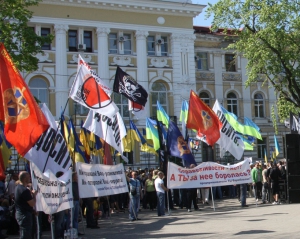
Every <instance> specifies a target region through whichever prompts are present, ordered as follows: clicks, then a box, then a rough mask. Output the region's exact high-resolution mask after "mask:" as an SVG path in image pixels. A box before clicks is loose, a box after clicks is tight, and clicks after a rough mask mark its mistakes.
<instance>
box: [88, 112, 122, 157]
mask: <svg viewBox="0 0 300 239" xmlns="http://www.w3.org/2000/svg"><path fill="white" fill-rule="evenodd" d="M83 127H84V128H86V129H88V130H89V131H90V132H93V133H94V134H95V135H97V136H98V137H100V138H102V139H104V140H105V141H106V143H108V144H109V145H111V146H112V147H113V148H115V149H116V150H117V151H119V152H120V154H121V157H122V158H123V159H124V160H125V161H126V162H128V159H127V158H126V157H124V156H123V152H124V145H123V143H122V142H123V141H122V140H123V138H124V137H126V127H125V125H124V122H123V119H122V116H121V115H120V113H119V112H117V113H116V114H115V115H114V116H113V117H112V118H108V117H107V116H105V115H100V114H98V113H96V112H93V111H90V112H89V114H88V116H87V118H86V121H85V122H84V125H83Z"/></svg>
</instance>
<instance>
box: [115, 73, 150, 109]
mask: <svg viewBox="0 0 300 239" xmlns="http://www.w3.org/2000/svg"><path fill="white" fill-rule="evenodd" d="M113 91H114V92H116V93H119V94H122V95H123V96H125V97H126V98H128V99H129V100H131V101H132V102H135V103H137V104H139V105H142V106H145V105H146V103H147V98H148V93H147V91H146V90H145V89H144V88H143V87H142V86H141V85H139V84H138V83H137V82H136V81H135V80H134V79H133V78H132V76H130V75H128V74H127V73H126V72H124V71H123V70H122V69H121V68H120V67H117V70H116V75H115V81H114V86H113Z"/></svg>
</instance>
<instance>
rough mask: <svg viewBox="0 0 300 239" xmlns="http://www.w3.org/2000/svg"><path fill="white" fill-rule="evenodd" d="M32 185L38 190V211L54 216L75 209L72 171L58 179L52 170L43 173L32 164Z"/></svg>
mask: <svg viewBox="0 0 300 239" xmlns="http://www.w3.org/2000/svg"><path fill="white" fill-rule="evenodd" d="M31 169H32V172H33V177H32V178H33V179H32V184H33V188H35V189H37V191H38V194H37V195H36V204H35V206H36V210H37V211H42V212H44V213H46V214H53V213H56V212H60V211H62V210H66V209H69V208H72V207H73V191H72V170H71V169H70V170H68V171H67V172H65V173H64V175H62V176H61V177H60V178H57V177H56V176H55V175H54V173H52V172H51V170H48V171H46V172H45V173H42V172H41V171H40V170H39V168H38V167H37V166H36V165H35V164H34V163H31Z"/></svg>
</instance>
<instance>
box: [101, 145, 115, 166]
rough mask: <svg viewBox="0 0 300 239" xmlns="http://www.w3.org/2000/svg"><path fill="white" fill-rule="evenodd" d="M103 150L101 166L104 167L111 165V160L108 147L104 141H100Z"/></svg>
mask: <svg viewBox="0 0 300 239" xmlns="http://www.w3.org/2000/svg"><path fill="white" fill-rule="evenodd" d="M100 140H101V143H102V145H103V148H104V152H103V164H105V165H113V164H114V163H113V160H112V157H111V152H110V145H109V144H108V143H106V142H105V141H104V139H100Z"/></svg>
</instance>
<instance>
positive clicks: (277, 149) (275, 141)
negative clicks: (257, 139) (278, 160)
mask: <svg viewBox="0 0 300 239" xmlns="http://www.w3.org/2000/svg"><path fill="white" fill-rule="evenodd" d="M274 144H275V151H274V152H275V156H278V155H279V153H280V147H279V144H278V142H277V138H276V136H275V135H274Z"/></svg>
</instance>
